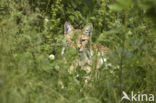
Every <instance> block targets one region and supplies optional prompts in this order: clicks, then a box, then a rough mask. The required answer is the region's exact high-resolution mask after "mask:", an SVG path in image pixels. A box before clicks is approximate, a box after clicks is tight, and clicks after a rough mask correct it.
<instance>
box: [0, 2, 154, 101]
mask: <svg viewBox="0 0 156 103" xmlns="http://www.w3.org/2000/svg"><path fill="white" fill-rule="evenodd" d="M155 7H156V2H155V0H142V1H140V0H126V2H125V0H45V1H43V0H27V1H24V0H19V1H17V0H10V1H5V0H1V1H0V103H120V102H121V101H120V100H121V95H122V91H125V92H126V93H130V92H131V91H134V92H136V93H137V92H140V93H151V94H155V95H156V76H155V75H156V69H155V68H156V39H155V37H156V35H155V33H156V32H155V29H156V25H155V24H156V21H155V17H156V12H155V11H156V8H155ZM65 21H69V22H71V24H73V25H74V27H75V28H80V29H81V28H82V27H83V26H84V25H86V24H87V23H92V24H93V26H94V31H93V37H92V42H96V43H100V44H102V45H104V46H107V47H109V48H110V49H111V51H112V54H111V55H109V56H108V58H109V60H108V61H107V62H106V64H107V63H108V64H109V63H111V64H112V65H111V66H106V64H104V66H103V67H102V68H101V69H99V71H98V72H97V74H96V76H94V73H95V72H94V71H92V72H91V73H92V77H91V80H90V81H89V82H88V83H87V85H86V84H85V83H84V81H85V76H87V75H88V74H87V73H86V72H84V71H83V70H81V69H80V68H77V71H76V72H74V73H72V74H69V72H68V68H69V67H70V65H71V63H72V61H74V59H75V58H78V53H77V51H76V50H75V49H73V48H68V49H67V50H66V52H65V57H66V59H67V62H65V61H64V60H63V58H62V56H61V49H62V47H63V46H65V42H64V40H63V38H64V35H63V25H64V23H65ZM49 55H51V56H52V58H51V57H50V58H49ZM94 65H95V64H94V63H93V67H94ZM125 102H126V101H125Z"/></svg>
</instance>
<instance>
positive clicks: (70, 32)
mask: <svg viewBox="0 0 156 103" xmlns="http://www.w3.org/2000/svg"><path fill="white" fill-rule="evenodd" d="M92 32H93V25H92V24H88V25H86V26H85V27H84V28H83V29H82V30H80V29H74V27H73V26H72V25H71V24H70V23H69V22H66V23H65V24H64V38H65V41H66V44H67V46H69V47H72V48H75V49H76V50H77V51H78V53H79V55H80V60H75V61H74V62H73V63H72V65H71V67H70V68H69V72H70V73H71V72H72V71H73V70H74V68H76V67H77V66H81V67H82V69H84V70H85V71H86V72H87V73H89V72H91V69H92V68H91V64H92V63H93V62H95V64H96V68H97V69H98V68H100V67H101V66H102V64H103V62H104V61H105V60H104V58H103V56H104V55H105V54H107V53H109V52H110V50H109V48H107V47H105V46H103V45H100V44H97V43H92V42H91V37H92ZM64 52H65V47H64V48H63V49H62V55H64ZM94 55H97V57H99V58H98V59H97V60H95V61H93V60H92V59H91V58H92V56H94Z"/></svg>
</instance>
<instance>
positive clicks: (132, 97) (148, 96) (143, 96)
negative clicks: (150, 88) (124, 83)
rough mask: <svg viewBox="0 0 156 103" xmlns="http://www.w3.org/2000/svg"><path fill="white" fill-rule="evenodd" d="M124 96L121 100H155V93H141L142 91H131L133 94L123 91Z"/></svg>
mask: <svg viewBox="0 0 156 103" xmlns="http://www.w3.org/2000/svg"><path fill="white" fill-rule="evenodd" d="M122 93H123V97H122V98H121V101H123V100H124V99H125V100H128V101H154V94H141V93H140V92H138V93H136V94H135V93H134V92H133V91H132V92H131V95H130V96H128V94H127V93H126V92H125V91H123V92H122Z"/></svg>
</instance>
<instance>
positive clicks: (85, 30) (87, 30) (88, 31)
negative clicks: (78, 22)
mask: <svg viewBox="0 0 156 103" xmlns="http://www.w3.org/2000/svg"><path fill="white" fill-rule="evenodd" d="M92 32H93V25H92V24H88V25H87V26H85V27H84V28H83V33H85V34H87V35H88V36H91V35H92Z"/></svg>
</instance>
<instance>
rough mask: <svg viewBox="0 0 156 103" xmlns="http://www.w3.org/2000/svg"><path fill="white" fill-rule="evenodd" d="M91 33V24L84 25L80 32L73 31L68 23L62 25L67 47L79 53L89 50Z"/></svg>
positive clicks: (77, 30) (78, 30)
mask: <svg viewBox="0 0 156 103" xmlns="http://www.w3.org/2000/svg"><path fill="white" fill-rule="evenodd" d="M92 32H93V26H92V24H88V25H86V26H85V27H84V28H83V29H82V30H80V29H74V27H73V26H72V25H71V24H70V23H69V22H66V23H65V24H64V35H65V40H66V43H67V45H68V46H71V47H73V48H76V49H77V50H78V52H79V53H83V52H87V51H88V50H89V47H90V40H91V36H92Z"/></svg>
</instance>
